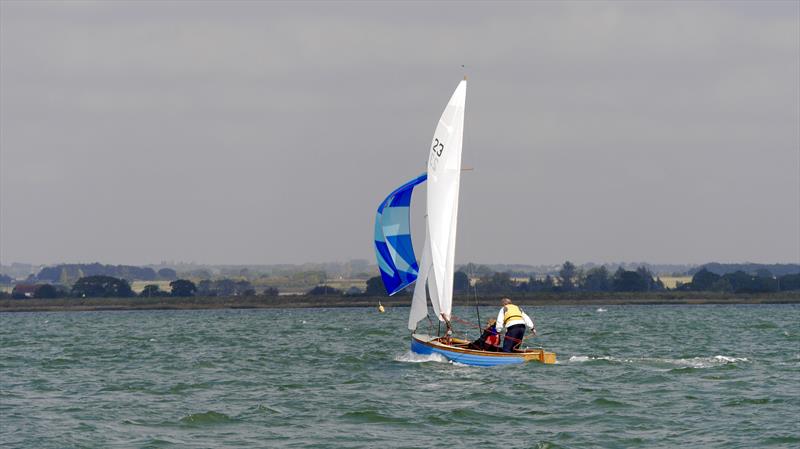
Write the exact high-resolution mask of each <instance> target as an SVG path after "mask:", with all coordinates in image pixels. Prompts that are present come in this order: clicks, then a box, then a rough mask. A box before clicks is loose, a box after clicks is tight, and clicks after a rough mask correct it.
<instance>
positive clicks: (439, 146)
mask: <svg viewBox="0 0 800 449" xmlns="http://www.w3.org/2000/svg"><path fill="white" fill-rule="evenodd" d="M431 151H432V152H433V154H435V155H436V157H433V154H432V155H431V157H430V158H429V159H428V164H429V165H430V166H431V169H433V170H436V167H437V166H438V165H439V157H441V156H442V153H444V144H443V143H442V142H439V139H433V148H431Z"/></svg>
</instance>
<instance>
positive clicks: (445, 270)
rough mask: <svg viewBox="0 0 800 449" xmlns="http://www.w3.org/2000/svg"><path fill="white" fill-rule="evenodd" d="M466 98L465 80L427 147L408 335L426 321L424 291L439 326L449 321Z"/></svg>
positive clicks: (459, 86) (451, 305) (447, 107)
mask: <svg viewBox="0 0 800 449" xmlns="http://www.w3.org/2000/svg"><path fill="white" fill-rule="evenodd" d="M466 96H467V80H466V79H464V80H463V81H461V82H460V83H459V84H458V87H456V90H455V92H453V96H452V97H450V101H448V102H447V106H446V107H445V108H444V112H443V113H442V116H441V118H440V119H439V123H438V124H437V126H436V131H435V132H434V133H433V140H432V141H431V149H430V154H429V156H428V201H427V205H426V208H427V220H426V225H425V227H426V233H425V248H424V250H423V252H422V259H421V263H420V271H419V278H418V279H417V285H416V286H415V288H414V299H413V300H412V303H411V313H410V314H409V319H408V328H409V329H411V330H414V329H415V328H416V325H417V323H418V322H419V320H421V319H423V318H424V317H425V316H426V315H427V304H426V301H425V297H426V294H425V287H426V285H427V287H428V292H429V293H430V296H431V303H432V305H433V310H434V312H435V313H436V317H437V318H439V320H440V321H443V320H444V319H447V320H449V319H450V314H451V311H452V307H453V269H454V263H455V251H456V228H457V225H458V192H459V187H460V183H461V146H462V138H463V134H464V107H465V103H466ZM423 311H424V313H422V312H423ZM442 315H444V318H443V317H442Z"/></svg>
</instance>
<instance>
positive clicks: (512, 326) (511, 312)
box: [495, 298, 536, 352]
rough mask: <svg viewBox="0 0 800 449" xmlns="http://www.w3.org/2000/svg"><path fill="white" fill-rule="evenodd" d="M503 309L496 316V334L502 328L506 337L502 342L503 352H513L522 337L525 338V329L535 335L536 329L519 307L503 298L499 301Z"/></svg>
mask: <svg viewBox="0 0 800 449" xmlns="http://www.w3.org/2000/svg"><path fill="white" fill-rule="evenodd" d="M500 303H501V304H502V305H503V307H502V308H501V309H500V312H499V313H498V314H497V324H495V327H496V328H497V331H498V332H501V331H502V330H503V328H505V330H506V337H505V339H504V340H503V352H513V351H514V349H517V348H518V347H519V345H520V343H522V337H524V336H525V327H527V328H528V329H530V330H531V332H533V335H536V327H535V326H534V325H533V320H531V317H529V316H528V315H527V314H526V313H525V312H523V311H522V309H520V308H519V307H517V306H515V305H514V304H511V299H509V298H503V299H501V300H500Z"/></svg>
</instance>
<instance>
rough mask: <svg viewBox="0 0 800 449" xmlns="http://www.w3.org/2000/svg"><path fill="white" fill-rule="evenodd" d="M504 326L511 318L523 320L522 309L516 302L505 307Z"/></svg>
mask: <svg viewBox="0 0 800 449" xmlns="http://www.w3.org/2000/svg"><path fill="white" fill-rule="evenodd" d="M503 311H504V313H503V326H505V325H506V324H507V323H508V322H509V321H511V320H517V319H519V320H522V319H524V318H522V310H521V309H520V308H519V307H517V306H515V305H514V304H509V305H507V306H505V307H504V308H503Z"/></svg>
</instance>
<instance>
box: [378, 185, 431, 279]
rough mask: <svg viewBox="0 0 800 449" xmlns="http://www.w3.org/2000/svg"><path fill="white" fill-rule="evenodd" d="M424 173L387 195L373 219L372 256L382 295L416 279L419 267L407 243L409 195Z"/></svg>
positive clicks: (409, 235) (409, 228)
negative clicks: (379, 275)
mask: <svg viewBox="0 0 800 449" xmlns="http://www.w3.org/2000/svg"><path fill="white" fill-rule="evenodd" d="M427 178H428V174H427V173H423V174H421V175H420V176H418V177H416V178H414V179H412V180H411V181H408V182H407V183H405V184H403V185H402V186H400V187H398V188H397V189H395V191H394V192H392V193H390V194H389V196H387V197H386V199H385V200H383V202H382V203H381V205H380V206H378V213H377V215H376V216H375V256H376V258H377V259H378V268H380V270H381V277H382V278H383V285H384V286H385V287H386V293H388V294H389V295H394V294H395V293H397V292H399V291H401V290H402V289H404V288H406V287H407V286H408V285H411V284H412V283H413V282H414V281H416V280H417V275H418V273H419V266H418V265H417V258H416V256H415V255H414V246H413V245H412V243H411V224H410V215H411V214H410V212H411V195H412V193H414V187H416V186H417V185H418V184H420V183H422V182H424V181H425V180H426V179H427Z"/></svg>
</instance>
